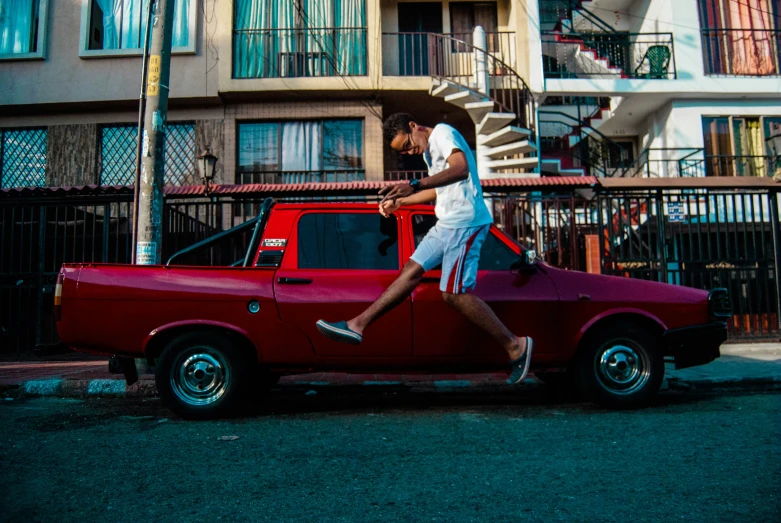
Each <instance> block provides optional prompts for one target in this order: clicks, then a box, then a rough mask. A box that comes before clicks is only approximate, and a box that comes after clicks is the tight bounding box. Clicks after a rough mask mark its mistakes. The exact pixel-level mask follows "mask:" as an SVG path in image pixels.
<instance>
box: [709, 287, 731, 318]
mask: <svg viewBox="0 0 781 523" xmlns="http://www.w3.org/2000/svg"><path fill="white" fill-rule="evenodd" d="M708 305H709V307H710V314H711V316H712V317H714V318H729V317H730V316H732V304H731V303H730V301H729V293H728V292H727V289H713V290H712V291H710V295H709V296H708Z"/></svg>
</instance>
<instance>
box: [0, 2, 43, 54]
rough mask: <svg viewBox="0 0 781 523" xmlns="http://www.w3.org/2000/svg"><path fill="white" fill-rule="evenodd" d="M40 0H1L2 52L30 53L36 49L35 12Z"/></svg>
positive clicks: (0, 33)
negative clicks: (33, 40)
mask: <svg viewBox="0 0 781 523" xmlns="http://www.w3.org/2000/svg"><path fill="white" fill-rule="evenodd" d="M33 2H35V3H36V4H37V3H38V0H0V53H3V54H12V53H14V54H16V53H29V52H31V51H33V50H34V48H33V45H34V44H33V42H32V36H33V33H34V31H33V23H34V22H35V20H34V19H33V13H34V11H35V9H34V8H35V6H34V5H33Z"/></svg>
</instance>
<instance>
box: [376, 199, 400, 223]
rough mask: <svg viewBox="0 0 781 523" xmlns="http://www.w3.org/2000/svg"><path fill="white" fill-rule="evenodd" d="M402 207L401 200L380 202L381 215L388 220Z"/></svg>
mask: <svg viewBox="0 0 781 523" xmlns="http://www.w3.org/2000/svg"><path fill="white" fill-rule="evenodd" d="M401 206H402V201H401V199H400V198H399V199H396V200H383V201H382V202H380V214H382V215H383V216H384V217H386V218H388V217H389V216H390V215H391V214H393V213H394V212H396V211H398V210H399V207H401Z"/></svg>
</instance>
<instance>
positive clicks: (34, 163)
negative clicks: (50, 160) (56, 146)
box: [0, 129, 47, 187]
mask: <svg viewBox="0 0 781 523" xmlns="http://www.w3.org/2000/svg"><path fill="white" fill-rule="evenodd" d="M46 140H47V130H46V129H5V130H0V161H1V163H0V187H42V186H44V185H45V184H46Z"/></svg>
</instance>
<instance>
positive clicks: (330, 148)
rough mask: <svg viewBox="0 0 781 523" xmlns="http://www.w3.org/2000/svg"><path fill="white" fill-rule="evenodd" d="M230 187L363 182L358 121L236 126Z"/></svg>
mask: <svg viewBox="0 0 781 523" xmlns="http://www.w3.org/2000/svg"><path fill="white" fill-rule="evenodd" d="M238 142H239V147H238V162H237V165H238V168H237V173H236V183H306V182H337V181H356V180H362V179H363V178H364V169H363V120H312V121H290V122H253V123H240V124H239V127H238Z"/></svg>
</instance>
